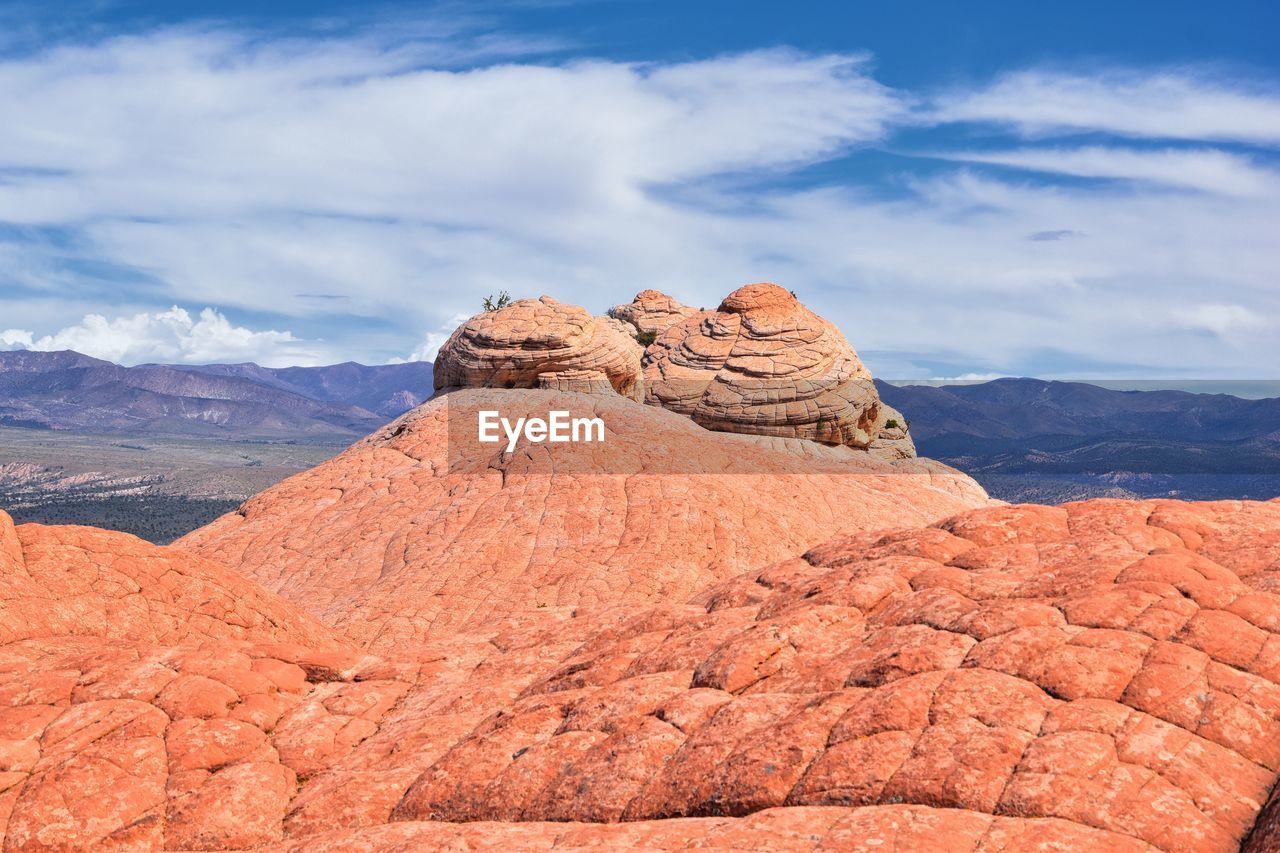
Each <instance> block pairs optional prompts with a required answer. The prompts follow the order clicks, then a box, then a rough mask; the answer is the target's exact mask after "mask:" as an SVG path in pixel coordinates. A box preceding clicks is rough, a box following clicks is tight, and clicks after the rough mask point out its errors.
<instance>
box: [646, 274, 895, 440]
mask: <svg viewBox="0 0 1280 853" xmlns="http://www.w3.org/2000/svg"><path fill="white" fill-rule="evenodd" d="M644 380H645V399H646V401H647V402H649V403H651V404H653V405H657V406H662V407H663V408H667V409H670V410H672V411H674V412H679V413H680V414H683V415H687V416H688V417H690V418H692V419H693V420H694V421H695V422H696V423H698V424H701V425H702V426H704V427H706V428H707V429H712V430H719V431H722V432H738V433H752V434H756V435H772V436H784V437H788V438H803V439H808V440H811V441H817V442H821V443H823V444H833V445H845V446H849V447H856V448H867V447H868V446H870V445H871V444H872V443H873V442H874V441H876V439H877V438H879V437H880V433H881V431H882V430H883V429H884V428H885V424H886V422H887V420H888V418H889V415H888V414H887V411H886V410H885V408H884V407H883V406H882V405H881V403H880V398H879V395H878V394H877V393H876V390H875V385H874V384H873V383H872V381H871V374H870V372H868V371H867V369H866V367H864V366H863V364H862V362H861V361H860V360H859V359H858V354H857V353H856V352H854V350H853V347H851V346H850V345H849V342H848V341H847V340H845V337H844V335H842V334H841V333H840V330H839V329H837V328H836V327H835V326H834V325H832V324H831V323H829V322H827V321H826V320H824V319H822V318H821V317H819V316H818V315H817V314H814V313H813V312H812V311H810V310H809V309H808V308H805V307H804V306H803V305H801V304H800V302H799V301H798V300H797V299H796V297H795V296H794V295H793V294H792V293H790V292H789V291H787V290H784V289H783V288H781V287H778V286H777V285H775V284H749V285H747V286H745V287H740V288H738V289H737V290H735V291H734V292H733V293H731V294H729V296H728V297H726V298H725V300H724V302H722V303H721V304H720V307H719V309H718V310H716V311H705V312H700V313H697V314H694V315H693V316H691V317H690V318H689V319H687V320H684V321H683V322H680V323H676V324H675V325H672V326H669V327H668V328H667V329H666V330H665V331H664V332H663V333H662V334H661V335H659V336H658V338H657V340H656V341H654V343H653V344H652V345H651V346H650V347H649V348H648V350H647V351H646V352H645V357H644ZM903 426H905V422H903ZM904 436H905V431H904ZM893 438H896V437H893ZM898 447H901V448H905V445H902V444H899V445H898ZM913 452H914V449H913Z"/></svg>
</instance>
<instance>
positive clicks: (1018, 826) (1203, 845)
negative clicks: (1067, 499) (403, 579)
mask: <svg viewBox="0 0 1280 853" xmlns="http://www.w3.org/2000/svg"><path fill="white" fill-rule="evenodd" d="M382 452H383V453H384V454H393V453H395V452H396V451H394V450H392V449H391V448H383V450H382ZM375 488H385V489H391V488H392V486H391V485H390V484H385V485H383V486H379V487H375ZM330 497H334V496H333V495H330ZM5 530H6V533H5V534H4V535H3V537H0V561H2V564H0V569H3V571H4V573H5V574H6V576H7V575H9V574H12V573H15V572H17V573H21V572H22V571H24V569H23V566H24V565H26V564H28V560H29V559H30V555H29V554H28V549H27V546H26V544H25V543H26V542H27V541H32V542H35V541H40V540H43V539H44V538H45V537H46V535H52V536H54V538H55V539H56V540H57V541H65V540H66V539H67V538H68V537H70V536H71V534H69V533H67V532H66V531H57V530H54V531H53V532H52V533H51V532H50V530H49V529H43V528H34V527H28V526H24V527H22V528H19V529H18V530H17V531H16V532H12V533H10V532H7V531H9V530H10V528H5ZM318 533H319V528H317V534H318ZM15 536H16V538H17V540H19V545H20V546H21V547H15V546H14V541H15ZM102 544H104V543H94V544H86V547H87V548H89V550H90V551H91V552H92V553H95V554H96V553H97V551H98V550H99V548H100V547H102ZM105 544H108V545H110V547H118V546H117V545H113V544H111V543H105ZM722 547H723V546H722ZM144 550H145V549H144ZM151 551H152V552H155V553H154V554H151V555H150V556H154V557H157V558H161V557H162V558H163V559H166V560H172V561H176V562H175V565H176V564H179V563H181V561H182V559H183V558H182V556H181V553H180V552H179V551H178V550H176V549H151ZM143 557H144V558H149V557H148V555H143ZM44 559H47V558H44V557H41V558H38V559H37V562H41V561H43V560H44ZM99 562H111V561H110V560H106V561H99V560H97V559H96V558H95V559H90V560H89V564H90V565H96V564H98V563H99ZM116 562H117V563H120V562H121V561H118V560H117V561H116ZM75 565H78V564H74V565H72V566H70V568H69V573H70V574H78V573H79V572H80V571H81V570H80V569H78V568H75ZM209 566H210V564H209V563H207V562H203V561H194V562H192V563H190V565H189V567H188V568H186V569H185V572H184V574H183V575H182V576H181V578H187V579H189V580H199V581H201V582H205V581H204V578H205V572H206V571H209V569H208V567H209ZM117 568H120V569H122V568H123V567H122V566H119V565H117ZM125 574H127V575H128V576H130V577H141V576H142V575H141V574H140V573H139V572H137V571H134V570H129V571H127V572H125ZM181 578H180V579H178V580H176V581H175V592H176V593H178V595H177V598H176V599H175V600H177V601H191V600H193V599H191V598H190V597H185V596H183V595H182V594H181V593H182V589H181V587H183V586H184V585H185V584H186V583H187V582H188V581H187V580H182V579H181ZM260 595H261V596H262V598H261V600H262V601H264V602H268V601H272V600H273V599H272V598H271V596H270V595H269V594H268V593H260ZM110 596H111V592H110V590H108V593H107V597H108V598H109V597H110ZM7 612H8V613H9V614H11V615H10V616H9V617H6V618H8V619H13V620H18V619H21V618H24V617H32V618H33V617H34V614H33V609H32V608H29V607H28V608H12V609H10V610H9V611H7ZM191 612H193V613H194V612H195V610H192V611H191ZM7 624H10V625H11V626H13V627H16V633H14V634H13V636H22V637H26V639H20V640H15V641H11V642H6V643H4V644H2V645H0V832H2V833H3V836H4V844H5V848H6V849H43V848H51V847H61V848H68V847H71V848H77V847H89V846H101V847H105V848H113V847H114V848H116V849H121V848H123V849H151V848H161V847H163V848H167V849H227V848H242V849H243V848H266V849H286V850H350V849H362V850H372V849H379V850H381V849H405V850H408V849H422V848H426V849H441V848H448V849H468V848H474V849H554V848H560V849H564V848H576V847H584V846H592V845H595V846H612V847H639V848H647V849H659V850H661V849H678V848H683V847H686V846H708V845H710V846H715V845H717V844H719V845H721V846H722V847H723V846H727V847H731V848H737V849H741V848H748V849H750V848H756V849H771V850H772V849H779V850H810V849H815V848H821V849H852V850H885V849H898V850H926V849H928V850H934V849H942V850H964V851H974V850H1007V851H1024V850H1045V851H1048V850H1077V849H1078V850H1119V851H1135V853H1136V851H1143V850H1153V849H1154V850H1165V851H1184V850H1194V851H1230V850H1237V849H1239V848H1240V846H1241V844H1242V843H1247V849H1250V850H1267V849H1275V846H1276V844H1277V842H1280V838H1277V837H1276V831H1277V827H1276V826H1275V821H1274V819H1272V818H1270V817H1269V816H1270V815H1272V814H1274V813H1275V811H1276V810H1277V809H1276V808H1275V807H1269V808H1267V809H1266V812H1265V815H1264V819H1263V820H1262V821H1260V822H1259V821H1258V816H1259V814H1260V812H1263V811H1264V805H1265V804H1266V802H1267V799H1268V797H1269V796H1270V792H1271V789H1272V788H1273V786H1274V785H1275V783H1276V780H1277V776H1278V774H1280V665H1278V663H1277V661H1280V501H1272V502H1270V503H1251V502H1241V501H1229V502H1221V503H1215V504H1183V503H1179V502H1174V501H1145V502H1125V501H1090V502H1086V503H1080V504H1069V505H1066V506H1062V507H1039V506H1003V507H990V508H984V509H978V510H973V511H968V512H964V513H961V514H959V515H956V516H953V517H951V518H947V519H944V520H941V521H938V522H936V523H934V524H932V525H928V526H916V527H910V528H907V529H900V530H897V531H891V532H885V531H869V530H867V531H863V532H858V533H854V534H851V535H846V536H842V537H839V538H836V539H833V540H830V541H828V542H826V543H824V544H822V545H820V546H818V547H815V548H812V549H810V550H809V551H808V552H806V553H805V554H804V555H803V556H792V557H789V558H786V559H782V560H780V561H775V562H773V563H772V564H770V565H765V566H760V567H755V568H753V569H752V570H750V571H748V572H746V573H743V574H740V575H738V576H735V577H732V578H729V579H727V580H723V581H720V582H716V583H712V584H710V585H709V586H707V587H706V588H704V589H702V590H701V591H699V592H697V593H696V594H695V595H694V596H692V597H691V598H690V599H689V600H688V601H687V602H686V603H681V602H679V601H676V600H665V601H656V602H655V601H650V602H648V603H646V604H644V605H635V604H632V605H624V606H617V607H606V608H601V609H591V610H589V611H584V612H582V613H580V614H579V615H577V616H576V617H570V616H569V614H564V615H563V618H557V619H540V618H538V614H533V613H513V614H511V615H510V616H507V617H502V618H499V619H495V620H494V621H492V622H491V623H489V624H488V625H487V626H486V627H484V628H483V629H481V630H476V631H471V632H467V631H462V632H457V633H452V634H447V635H445V634H441V635H439V636H437V637H436V638H434V639H432V640H430V641H428V642H427V643H425V644H424V645H421V646H414V647H394V646H388V647H387V648H386V649H385V650H384V651H383V653H381V654H380V655H377V656H369V655H366V654H365V653H363V652H358V651H352V650H344V649H342V648H331V649H328V650H326V651H316V650H312V649H308V648H306V647H304V646H300V645H298V644H297V642H296V641H295V640H291V639H287V638H285V639H273V640H268V639H267V638H266V636H264V635H263V634H262V632H264V631H266V632H268V633H269V632H271V631H273V630H276V629H275V628H273V627H271V626H269V625H265V624H263V625H259V626H256V627H252V628H251V629H249V630H247V631H246V633H244V634H243V635H237V637H238V638H237V639H206V640H204V641H202V642H203V645H201V646H196V645H190V644H185V642H184V638H183V637H182V636H181V635H180V634H178V635H173V636H169V637H167V638H166V639H165V640H164V641H163V642H161V643H154V644H153V643H146V642H139V641H134V640H130V641H119V640H113V639H110V638H104V637H101V636H67V635H65V634H61V635H57V636H48V637H36V636H34V633H38V631H39V630H45V629H44V628H40V627H38V626H37V627H34V628H24V627H23V626H21V625H14V623H7ZM166 624H168V623H167V622H166ZM204 633H205V634H208V632H207V631H206V632H204ZM288 633H289V632H285V634H288ZM285 634H281V635H280V637H285ZM210 636H211V635H210ZM272 636H275V635H272ZM1246 839H1247V842H1246Z"/></svg>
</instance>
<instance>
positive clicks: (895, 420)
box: [867, 400, 916, 459]
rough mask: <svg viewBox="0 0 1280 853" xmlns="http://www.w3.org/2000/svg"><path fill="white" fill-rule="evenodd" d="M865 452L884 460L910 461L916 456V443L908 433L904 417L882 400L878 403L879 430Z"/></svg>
mask: <svg viewBox="0 0 1280 853" xmlns="http://www.w3.org/2000/svg"><path fill="white" fill-rule="evenodd" d="M867 450H868V451H869V452H871V453H872V454H874V455H876V456H880V457H882V458H884V459H910V458H911V457H913V456H915V455H916V443H915V442H914V441H912V440H911V434H910V432H908V423H907V418H906V416H905V415H904V414H902V412H899V411H898V410H897V409H895V408H893V407H892V406H890V405H889V404H887V403H885V402H884V401H883V400H881V401H880V429H879V431H878V432H877V433H876V437H875V439H873V440H872V442H871V444H869V445H867Z"/></svg>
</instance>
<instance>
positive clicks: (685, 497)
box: [178, 389, 988, 649]
mask: <svg viewBox="0 0 1280 853" xmlns="http://www.w3.org/2000/svg"><path fill="white" fill-rule="evenodd" d="M485 410H492V411H499V412H501V413H502V414H503V415H504V416H506V417H508V418H510V419H511V420H513V421H514V420H515V419H516V418H517V416H520V417H524V416H526V415H527V416H535V415H536V416H541V417H544V418H545V417H546V416H547V413H548V412H549V411H552V410H563V411H567V412H570V413H572V415H573V416H575V417H576V416H582V417H599V418H601V419H602V420H603V421H604V422H605V425H606V432H605V441H604V442H603V443H566V444H555V445H553V444H547V443H544V444H532V443H527V442H523V441H522V443H521V444H519V445H518V446H517V447H516V449H515V451H514V452H513V453H506V452H505V446H506V445H505V439H504V442H503V443H501V444H482V443H479V442H478V441H477V416H478V412H480V411H485ZM986 503H988V499H987V497H986V495H985V493H984V492H983V491H982V489H981V488H980V487H979V486H977V484H976V483H974V482H973V481H972V480H971V479H969V478H968V477H967V476H965V475H964V474H961V473H959V472H958V471H955V470H953V469H951V468H947V467H946V466H943V465H940V464H938V463H934V462H928V461H924V460H907V461H904V462H901V463H889V462H884V461H879V460H875V459H871V458H869V457H868V455H867V454H865V453H857V452H854V451H851V450H849V449H848V448H826V447H822V446H820V445H816V444H813V443H811V442H801V441H796V440H783V439H772V440H771V439H761V438H760V437H757V436H733V435H723V434H717V433H713V432H709V431H707V430H704V429H701V428H700V427H698V426H697V425H695V424H693V423H691V422H690V421H689V420H688V419H686V418H682V417H679V416H677V415H675V414H673V413H671V412H667V411H664V410H662V409H658V408H655V407H652V406H644V405H641V404H639V403H635V402H633V401H630V400H627V399H624V398H622V397H620V396H618V395H613V394H610V395H604V396H599V395H586V394H574V393H563V392H555V391H547V390H543V391H533V390H523V391H521V390H513V391H505V390H496V389H489V390H482V389H467V390H462V391H456V392H453V393H450V394H448V395H446V396H444V397H441V398H437V399H435V400H433V401H431V402H430V403H427V404H426V405H424V406H422V407H420V408H418V409H416V410H414V411H413V412H410V413H409V414H407V415H405V416H404V417H402V418H401V419H400V420H398V421H396V422H395V423H393V424H391V425H389V426H388V427H387V428H385V429H384V430H382V431H381V432H379V433H377V434H375V435H373V436H371V437H370V438H368V439H366V440H365V441H362V442H360V443H359V444H356V445H355V446H353V447H352V448H351V449H350V450H348V451H346V452H345V453H343V454H342V455H340V456H338V457H336V458H335V459H333V460H330V461H329V462H326V463H324V464H322V465H319V466H318V467H316V468H314V469H312V470H310V471H307V472H304V473H303V474H300V475H298V476H295V477H292V478H290V479H288V480H286V481H284V482H283V483H280V484H278V485H276V486H275V487H273V488H271V489H268V490H267V491H265V492H263V493H262V494H260V495H258V496H256V497H254V498H253V499H251V500H250V501H248V502H247V503H245V504H244V505H243V506H242V507H241V508H240V509H239V510H237V511H236V512H234V513H231V514H229V515H227V516H224V517H223V518H222V519H219V520H218V521H215V522H214V523H213V524H211V525H209V526H207V527H205V528H202V529H201V530H197V531H195V532H194V533H192V534H190V535H188V536H186V537H185V538H183V539H182V540H180V542H179V543H178V544H179V545H180V546H181V547H183V548H186V549H189V550H191V551H194V552H195V553H198V554H200V555H202V556H205V557H207V558H210V559H213V560H215V561H219V562H222V563H224V564H226V565H229V566H234V567H236V568H237V569H238V570H239V571H240V572H242V573H244V574H246V575H248V576H249V577H251V578H253V579H254V580H256V581H258V582H259V583H261V584H263V585H264V586H265V587H267V588H268V589H270V590H271V591H273V592H277V593H279V594H281V595H283V596H284V597H285V598H287V599H289V600H291V601H293V602H295V603H296V604H299V605H301V606H302V607H304V608H306V609H307V610H309V611H310V612H312V613H315V614H318V615H320V616H321V617H322V618H323V619H324V620H325V621H326V623H327V624H330V625H334V626H337V627H339V628H340V629H342V630H343V631H344V632H346V634H347V635H348V636H349V637H351V638H352V639H353V640H354V641H356V642H358V643H360V644H362V645H365V644H367V645H370V647H372V648H375V649H378V648H386V647H394V646H397V645H400V644H403V643H406V642H416V641H419V640H422V639H427V638H432V637H437V636H441V635H447V634H449V633H453V632H457V631H459V630H464V629H465V630H473V629H475V628H477V627H483V626H484V625H487V624H489V623H490V622H491V621H492V620H494V619H496V618H501V617H503V616H506V615H509V614H512V613H517V612H532V613H540V614H542V615H543V616H544V617H546V618H566V617H567V616H569V615H571V614H572V613H574V612H579V611H588V610H593V609H597V608H600V607H603V606H612V605H618V604H640V603H644V602H648V601H653V600H673V599H675V600H680V599H683V598H686V597H688V596H690V595H693V594H694V593H696V592H697V591H698V590H699V589H701V588H702V587H703V586H705V585H706V584H708V583H711V582H713V581H716V580H722V579H724V578H727V577H729V576H731V575H733V574H736V573H738V572H740V571H742V567H743V566H750V565H759V564H762V563H766V562H769V561H771V560H775V559H778V558H780V557H783V556H786V555H788V554H794V553H797V552H799V551H803V550H804V549H805V548H807V547H809V546H811V545H815V544H817V543H818V542H821V541H822V540H824V539H826V538H829V537H830V536H832V535H834V534H836V533H838V532H841V531H852V530H865V529H873V528H881V527H896V526H904V525H911V524H919V523H923V522H927V521H931V520H934V519H937V518H940V517H943V516H945V515H949V514H951V513H954V512H957V511H959V510H962V509H967V508H970V507H974V506H981V505H984V504H986Z"/></svg>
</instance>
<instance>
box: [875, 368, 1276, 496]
mask: <svg viewBox="0 0 1280 853" xmlns="http://www.w3.org/2000/svg"><path fill="white" fill-rule="evenodd" d="M877 387H878V388H879V390H880V394H881V397H882V398H883V399H884V400H885V401H886V402H887V403H889V405H891V406H893V407H895V408H897V409H899V410H900V411H902V412H904V413H905V414H906V416H907V417H908V418H909V419H910V427H911V434H912V435H913V436H914V437H915V441H916V445H917V447H918V448H919V450H920V453H921V455H923V456H928V457H930V458H933V459H938V460H940V461H943V462H947V463H948V464H950V465H954V466H955V467H957V468H960V469H961V470H963V471H965V472H966V473H968V474H970V475H971V476H973V477H975V478H976V479H977V480H978V481H979V482H981V483H982V484H983V486H985V487H986V488H987V490H988V491H989V492H990V493H991V494H992V495H993V496H995V497H1000V498H1003V499H1005V500H1014V501H1019V500H1035V501H1039V502H1048V503H1058V502H1061V501H1063V500H1072V499H1079V498H1088V497H1103V496H1107V497H1154V496H1177V497H1183V498H1188V499H1214V498H1244V497H1250V498H1270V497H1274V496H1276V495H1280V398H1274V397H1273V398H1266V399H1260V400H1248V399H1242V398H1240V397H1235V396H1231V395H1229V394H1193V393H1187V392H1184V391H1116V390H1111V389H1107V388H1101V387H1099V386H1096V385H1091V384H1088V383H1085V382H1054V381H1044V380H1039V379H997V380H993V381H990V382H982V383H977V384H962V385H944V386H926V385H905V384H904V385H893V384H889V383H882V382H877Z"/></svg>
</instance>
